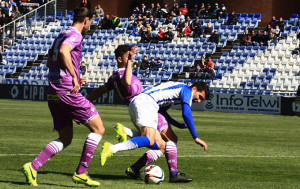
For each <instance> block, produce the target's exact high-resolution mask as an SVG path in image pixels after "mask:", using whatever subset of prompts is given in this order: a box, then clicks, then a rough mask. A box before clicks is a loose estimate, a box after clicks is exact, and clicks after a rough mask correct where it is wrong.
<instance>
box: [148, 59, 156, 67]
mask: <svg viewBox="0 0 300 189" xmlns="http://www.w3.org/2000/svg"><path fill="white" fill-rule="evenodd" d="M149 63H150V67H149V68H150V69H152V68H154V67H155V64H156V62H155V58H154V57H151V60H150V62H149Z"/></svg>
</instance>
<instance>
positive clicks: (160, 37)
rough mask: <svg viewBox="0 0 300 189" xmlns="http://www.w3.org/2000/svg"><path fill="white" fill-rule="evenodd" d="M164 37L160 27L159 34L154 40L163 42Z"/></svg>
mask: <svg viewBox="0 0 300 189" xmlns="http://www.w3.org/2000/svg"><path fill="white" fill-rule="evenodd" d="M164 35H165V32H164V30H163V28H162V27H160V28H159V32H158V33H157V34H156V39H157V40H158V41H163V40H164Z"/></svg>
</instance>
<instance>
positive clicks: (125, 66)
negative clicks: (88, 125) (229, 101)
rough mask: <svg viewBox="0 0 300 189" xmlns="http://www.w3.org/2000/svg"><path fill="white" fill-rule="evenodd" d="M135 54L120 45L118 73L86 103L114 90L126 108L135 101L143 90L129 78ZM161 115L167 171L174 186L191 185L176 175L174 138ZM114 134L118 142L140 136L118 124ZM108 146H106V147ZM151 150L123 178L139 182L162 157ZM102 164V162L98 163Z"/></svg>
mask: <svg viewBox="0 0 300 189" xmlns="http://www.w3.org/2000/svg"><path fill="white" fill-rule="evenodd" d="M136 53H137V48H136V47H131V46H128V45H119V46H118V48H117V49H116V50H115V55H116V59H117V62H118V70H116V71H115V72H114V74H113V75H112V76H111V77H110V78H109V79H108V81H107V83H105V85H103V86H101V87H100V88H98V89H96V90H95V91H94V92H93V93H92V94H90V95H89V97H88V99H89V100H90V101H94V100H95V99H97V98H98V97H100V96H102V95H103V94H104V93H106V92H108V91H110V90H113V89H115V90H116V91H117V93H118V94H119V95H120V97H121V98H122V99H123V100H124V101H125V103H126V104H127V105H129V103H130V101H131V100H132V99H133V98H134V96H136V95H138V94H139V93H140V92H141V91H142V90H143V86H142V83H141V81H140V80H139V79H138V78H137V77H135V76H134V75H133V74H132V64H133V59H134V55H135V54H136ZM129 55H130V56H131V59H128V56H129ZM163 112H164V113H163V114H164V115H165V116H166V117H167V120H168V121H170V122H171V123H172V124H173V125H175V126H177V127H180V128H186V126H185V124H180V123H178V122H177V121H175V120H174V119H172V118H171V116H169V114H168V113H167V112H166V111H163ZM167 120H166V119H165V117H164V116H163V115H161V114H158V125H157V128H158V131H159V132H160V133H161V136H162V137H163V139H164V140H165V141H166V147H167V150H166V152H165V153H166V158H167V162H168V165H169V168H170V175H171V177H172V181H174V182H190V181H192V178H189V177H187V176H185V175H184V174H183V173H178V169H177V148H176V142H177V136H176V134H175V133H174V132H173V130H172V128H171V127H169V125H168V121H167ZM115 129H116V131H117V133H118V134H117V138H118V139H121V140H123V141H124V140H127V138H126V137H127V135H126V134H127V133H134V134H135V135H136V136H140V133H139V132H136V131H134V130H131V129H129V128H126V127H124V126H123V125H122V124H119V123H118V124H117V126H116V127H115ZM107 144H108V143H106V145H107ZM152 148H154V149H153V150H149V151H147V152H146V153H145V154H144V156H142V158H141V159H140V160H139V161H138V162H137V163H136V164H135V165H134V166H131V167H130V168H128V169H127V170H126V174H128V175H129V176H131V177H132V178H134V179H137V178H139V176H140V169H141V168H142V167H143V166H145V165H147V164H149V163H151V162H153V161H155V160H157V159H158V158H159V157H160V156H162V155H163V153H164V150H162V151H160V150H155V148H156V147H152ZM171 157H172V161H168V159H169V158H171ZM101 160H102V163H103V160H104V159H101Z"/></svg>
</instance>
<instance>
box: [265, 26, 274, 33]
mask: <svg viewBox="0 0 300 189" xmlns="http://www.w3.org/2000/svg"><path fill="white" fill-rule="evenodd" d="M272 30H273V28H272V26H271V25H270V24H268V25H267V26H266V28H265V31H266V32H267V33H271V32H272Z"/></svg>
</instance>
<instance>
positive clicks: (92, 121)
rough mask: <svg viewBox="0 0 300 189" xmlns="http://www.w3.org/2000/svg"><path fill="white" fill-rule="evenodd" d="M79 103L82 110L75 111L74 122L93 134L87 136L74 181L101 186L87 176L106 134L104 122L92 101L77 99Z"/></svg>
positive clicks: (82, 98)
mask: <svg viewBox="0 0 300 189" xmlns="http://www.w3.org/2000/svg"><path fill="white" fill-rule="evenodd" d="M78 95H79V94H77V96H78ZM77 98H79V99H76V100H77V101H80V102H81V103H80V104H81V107H80V109H78V110H76V111H74V116H75V117H74V120H75V121H76V122H80V123H82V124H84V125H85V126H86V127H87V128H88V129H89V130H90V131H91V133H90V134H89V135H88V136H87V138H86V140H85V143H84V145H83V150H82V154H81V159H80V162H79V164H78V167H77V169H76V172H75V174H74V175H73V181H74V182H75V183H82V184H85V185H87V186H99V185H100V183H99V182H97V181H94V180H92V179H91V178H90V177H89V176H88V174H87V168H88V167H89V165H90V163H91V161H92V158H93V156H94V153H95V150H96V148H97V146H98V144H99V142H100V140H101V139H102V136H103V134H104V132H105V129H104V126H103V122H102V120H101V118H100V116H99V114H98V112H97V110H96V108H95V107H94V105H93V104H92V103H90V101H88V100H86V99H85V98H84V97H83V96H81V97H80V96H79V97H77Z"/></svg>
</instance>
